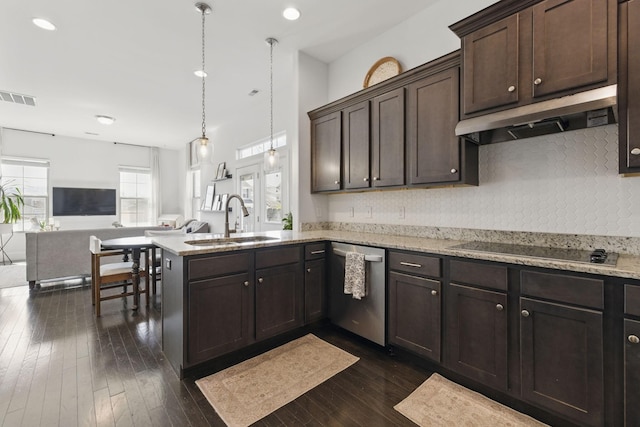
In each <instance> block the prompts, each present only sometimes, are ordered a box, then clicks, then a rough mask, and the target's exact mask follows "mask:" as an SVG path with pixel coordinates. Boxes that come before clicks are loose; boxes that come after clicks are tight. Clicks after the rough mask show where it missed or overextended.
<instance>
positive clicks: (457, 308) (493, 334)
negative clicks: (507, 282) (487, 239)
mask: <svg viewBox="0 0 640 427" xmlns="http://www.w3.org/2000/svg"><path fill="white" fill-rule="evenodd" d="M446 292H447V295H446V297H445V298H446V301H447V320H446V322H447V324H446V330H445V337H446V338H445V340H446V342H447V350H448V351H447V355H448V356H447V364H448V366H449V367H450V368H451V369H453V370H454V371H457V372H459V373H461V374H463V375H466V376H467V377H469V378H473V379H476V380H478V381H480V382H482V383H484V384H487V385H489V386H491V387H494V388H496V389H500V390H506V388H507V368H508V367H507V295H506V294H505V293H503V292H493V291H487V290H484V289H478V288H472V287H468V286H462V285H456V284H454V283H450V284H449V286H448V287H447V291H446Z"/></svg>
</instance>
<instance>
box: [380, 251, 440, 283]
mask: <svg viewBox="0 0 640 427" xmlns="http://www.w3.org/2000/svg"><path fill="white" fill-rule="evenodd" d="M441 265H442V259H440V258H438V257H432V256H426V255H419V254H411V253H404V252H392V251H390V252H389V270H395V271H401V272H404V273H410V274H419V275H422V276H433V277H440V276H441V275H442V267H441Z"/></svg>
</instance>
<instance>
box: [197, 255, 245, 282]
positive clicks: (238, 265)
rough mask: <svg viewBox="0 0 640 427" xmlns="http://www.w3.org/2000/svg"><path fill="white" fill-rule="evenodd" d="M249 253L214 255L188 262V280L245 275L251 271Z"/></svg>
mask: <svg viewBox="0 0 640 427" xmlns="http://www.w3.org/2000/svg"><path fill="white" fill-rule="evenodd" d="M251 255H252V254H251V253H250V252H245V253H239V254H238V253H234V254H230V255H216V256H210V257H206V258H197V259H190V260H189V269H188V271H189V277H188V279H189V280H196V279H202V278H204V277H214V276H222V275H225V274H232V273H246V272H247V271H249V270H251Z"/></svg>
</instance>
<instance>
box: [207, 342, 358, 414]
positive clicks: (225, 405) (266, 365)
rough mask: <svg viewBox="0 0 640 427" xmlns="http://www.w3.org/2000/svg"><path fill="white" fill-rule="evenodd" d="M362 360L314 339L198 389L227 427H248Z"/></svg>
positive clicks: (246, 363) (284, 347) (294, 344)
mask: <svg viewBox="0 0 640 427" xmlns="http://www.w3.org/2000/svg"><path fill="white" fill-rule="evenodd" d="M357 361H358V358H357V357H355V356H353V355H351V354H349V353H347V352H346V351H344V350H341V349H339V348H338V347H335V346H333V345H331V344H329V343H327V342H325V341H323V340H321V339H320V338H318V337H316V336H315V335H312V334H309V335H306V336H304V337H302V338H299V339H297V340H295V341H291V342H289V343H287V344H284V345H282V346H280V347H278V348H275V349H273V350H271V351H268V352H266V353H264V354H261V355H259V356H256V357H254V358H252V359H249V360H246V361H244V362H242V363H239V364H237V365H235V366H232V367H230V368H227V369H225V370H224V371H220V372H217V373H215V374H213V375H210V376H208V377H205V378H202V379H199V380H197V381H196V384H197V385H198V387H199V388H200V390H201V391H202V393H203V394H204V395H205V397H206V398H207V400H208V401H209V403H210V404H211V406H213V408H214V409H215V410H216V412H217V413H218V415H220V418H222V420H223V421H224V422H225V423H226V424H227V425H228V426H231V427H236V426H248V425H250V424H252V423H254V422H256V421H258V420H259V419H261V418H263V417H265V416H266V415H269V414H270V413H271V412H273V411H275V410H276V409H278V408H280V407H282V406H284V405H286V404H287V403H289V402H291V401H293V400H294V399H296V398H297V397H299V396H301V395H303V394H304V393H306V392H307V391H309V390H311V389H312V388H314V387H315V386H317V385H319V384H321V383H322V382H324V381H326V380H328V379H329V378H331V377H332V376H334V375H335V374H337V373H338V372H340V371H342V370H344V369H346V368H348V367H349V366H351V365H352V364H354V363H355V362H357Z"/></svg>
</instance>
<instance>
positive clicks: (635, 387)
mask: <svg viewBox="0 0 640 427" xmlns="http://www.w3.org/2000/svg"><path fill="white" fill-rule="evenodd" d="M624 337H625V344H624V373H625V374H624V386H625V390H624V400H625V404H624V407H625V425H626V426H628V427H631V426H637V425H638V424H637V423H638V420H640V405H638V402H640V344H639V343H638V338H639V337H640V322H638V321H635V320H628V319H625V321H624Z"/></svg>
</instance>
